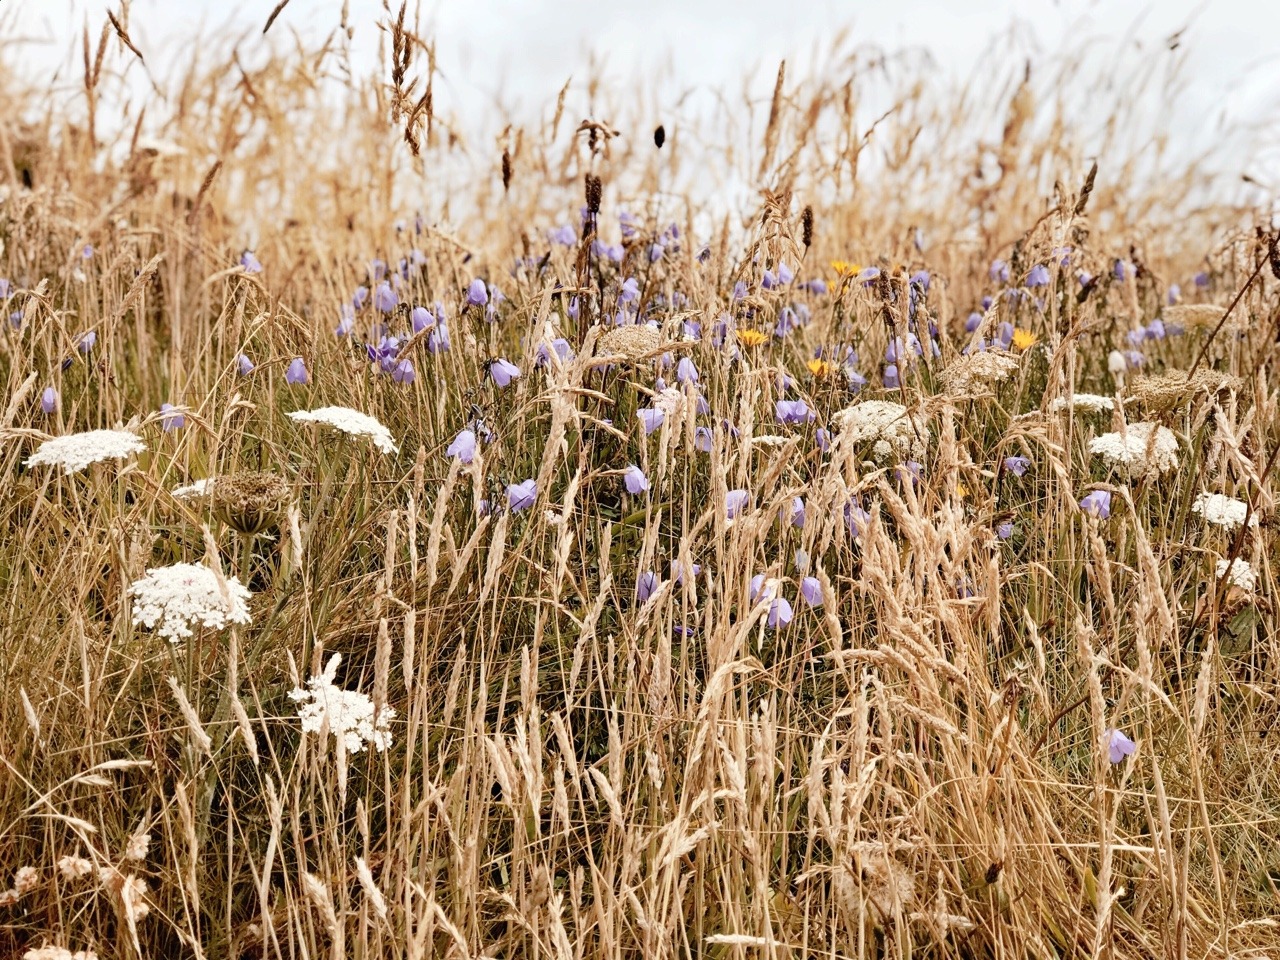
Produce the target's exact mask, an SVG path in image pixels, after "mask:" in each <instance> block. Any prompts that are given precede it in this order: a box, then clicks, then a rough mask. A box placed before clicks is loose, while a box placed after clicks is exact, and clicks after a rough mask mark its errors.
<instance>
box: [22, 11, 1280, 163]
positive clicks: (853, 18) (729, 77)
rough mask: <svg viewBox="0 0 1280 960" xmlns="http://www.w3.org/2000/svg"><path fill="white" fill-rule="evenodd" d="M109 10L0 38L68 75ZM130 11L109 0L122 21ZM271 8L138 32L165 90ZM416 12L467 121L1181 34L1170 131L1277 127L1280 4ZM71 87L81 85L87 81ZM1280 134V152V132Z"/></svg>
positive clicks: (315, 32)
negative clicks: (608, 84)
mask: <svg viewBox="0 0 1280 960" xmlns="http://www.w3.org/2000/svg"><path fill="white" fill-rule="evenodd" d="M106 6H107V4H106V3H105V2H104V0H0V17H3V18H5V19H4V20H0V28H3V29H4V32H5V33H8V34H9V35H10V36H21V37H22V38H23V42H21V43H20V44H19V45H17V47H16V48H10V50H9V52H8V55H9V57H10V59H13V57H14V56H15V54H16V56H17V57H18V58H20V62H21V65H22V69H23V70H24V71H25V72H27V73H28V74H30V75H32V76H37V75H39V76H42V77H48V76H51V75H52V73H53V71H54V70H56V68H57V66H58V64H60V63H67V62H68V59H67V56H68V51H70V50H71V49H72V45H73V43H74V39H75V36H76V35H77V34H78V33H79V31H80V30H81V29H82V27H83V25H84V24H85V23H86V21H87V22H88V24H89V30H90V33H91V35H93V36H95V37H96V35H97V32H98V31H99V30H100V29H101V24H102V22H103V14H104V11H105V9H106ZM119 6H120V0H112V3H111V7H112V8H113V9H119ZM274 6H275V2H274V0H252V2H240V3H235V2H228V0H133V2H132V4H131V13H130V31H131V33H132V34H133V37H134V39H135V41H136V42H137V44H138V46H139V47H140V48H141V49H142V50H143V52H144V54H145V55H146V57H147V61H148V63H149V64H151V66H152V69H153V71H154V72H156V73H157V74H158V75H159V76H161V77H163V76H165V75H166V65H170V66H171V65H172V64H174V63H175V62H180V61H181V59H182V58H183V57H185V56H187V55H189V54H190V51H191V49H192V43H193V42H194V41H195V40H196V38H197V37H199V36H201V35H209V34H211V33H215V32H226V31H228V30H231V31H238V32H242V33H243V34H244V35H245V36H246V38H252V39H248V40H247V42H248V43H256V42H258V41H257V39H256V37H257V35H258V34H260V33H261V29H262V25H263V24H264V23H265V21H266V17H267V15H268V14H269V13H270V11H271V9H272V7H274ZM349 6H350V21H351V22H352V23H353V24H354V25H355V27H356V35H355V38H354V50H355V53H356V55H357V67H358V68H360V67H363V68H367V69H368V70H369V71H370V72H372V71H374V70H375V69H377V67H378V62H377V48H378V42H379V31H378V30H377V28H376V25H375V24H376V21H377V19H378V18H379V17H380V16H383V14H382V13H381V6H382V3H381V0H349ZM397 6H398V2H397ZM341 8H342V3H341V0H290V2H289V3H288V5H287V6H286V7H285V8H284V10H283V12H282V13H281V14H280V17H279V19H278V20H277V22H276V24H275V26H273V27H272V38H273V39H275V40H276V41H277V42H283V41H285V40H287V39H288V36H289V31H290V30H296V31H298V32H299V33H301V34H302V35H303V36H305V37H308V38H312V39H318V38H320V37H322V36H323V35H324V34H325V33H327V32H328V31H329V30H331V29H333V28H334V27H335V26H336V25H337V23H338V21H339V16H340V11H341ZM410 9H411V10H412V9H413V8H412V6H411V7H410ZM420 9H421V12H422V16H423V19H424V21H426V24H427V28H426V30H424V33H426V34H427V35H430V36H434V38H435V39H436V41H437V44H438V49H439V55H440V63H439V66H440V71H441V76H442V80H441V81H440V85H439V86H438V93H437V97H438V100H439V101H444V102H441V103H440V106H441V107H443V108H444V109H445V110H448V108H449V105H450V104H449V102H448V101H450V100H451V101H452V106H453V108H454V112H455V113H456V114H457V115H459V116H460V118H461V120H462V121H463V123H465V122H466V118H467V116H468V115H471V116H479V115H482V113H483V111H484V108H485V107H486V106H487V105H491V104H493V103H495V102H500V103H501V105H502V106H503V107H504V108H505V109H507V110H512V109H514V110H515V111H516V113H517V114H519V112H520V111H521V110H526V111H531V112H532V111H537V110H540V109H541V108H543V107H545V105H546V104H548V103H549V102H551V101H553V100H554V97H555V95H556V92H557V91H558V90H559V88H560V87H561V86H562V85H563V83H564V81H565V80H566V79H567V78H568V77H569V76H570V75H574V76H577V77H579V78H581V77H583V76H585V74H586V73H587V63H588V61H589V58H590V57H591V56H592V55H593V54H594V55H595V57H596V58H597V60H598V61H599V62H602V63H603V64H604V65H605V73H606V76H607V77H608V78H610V79H613V80H616V81H619V82H626V81H628V80H632V81H634V80H635V79H637V78H640V79H641V80H642V81H643V80H644V79H650V80H652V79H653V78H659V79H661V80H662V81H663V83H664V84H665V89H667V90H678V91H685V90H690V89H693V90H697V89H704V90H705V89H707V88H714V87H728V88H729V89H731V90H733V91H736V90H738V89H740V84H741V80H742V78H743V76H744V74H746V73H747V72H748V71H754V75H755V77H756V81H757V86H758V87H763V88H764V89H765V90H767V89H768V88H769V87H770V86H771V84H772V79H773V74H774V72H775V71H776V69H777V63H778V61H779V60H780V59H782V58H784V57H785V58H788V60H789V62H790V69H791V70H793V71H797V72H800V73H803V70H804V65H805V63H806V60H807V58H808V57H809V56H810V55H811V54H812V53H813V51H815V50H818V49H820V48H822V47H824V46H827V45H829V43H830V40H831V38H832V36H833V35H834V34H835V33H836V32H837V31H839V30H840V29H842V28H850V29H851V31H852V38H853V40H855V41H860V42H866V43H874V44H879V45H881V46H883V47H886V48H889V49H898V48H903V47H912V48H922V49H925V50H928V51H929V52H930V54H931V55H932V56H933V57H934V58H935V60H936V62H937V63H938V65H939V68H940V69H941V70H942V71H944V72H945V74H946V75H955V76H956V77H962V76H964V75H966V74H967V73H969V72H970V71H971V70H973V69H974V68H975V67H976V66H977V64H978V58H979V54H980V53H982V52H983V51H984V50H985V49H987V47H988V44H989V43H990V41H991V40H992V38H993V37H995V36H997V35H1010V33H1009V31H1010V28H1011V27H1012V28H1013V30H1014V33H1013V34H1012V35H1013V36H1015V37H1016V40H1014V41H1011V44H1013V45H1014V46H1016V56H1018V58H1019V59H1021V58H1022V57H1024V56H1025V55H1026V54H1027V52H1028V51H1033V50H1034V51H1041V52H1043V53H1046V54H1051V53H1052V52H1053V51H1054V50H1056V49H1060V48H1062V47H1064V46H1068V47H1071V48H1073V49H1078V48H1079V45H1080V43H1081V42H1083V41H1084V40H1086V39H1089V40H1091V41H1092V42H1094V43H1096V44H1098V45H1101V46H1102V47H1103V48H1106V49H1113V50H1114V51H1115V52H1116V56H1117V58H1122V57H1124V56H1125V55H1127V54H1128V55H1134V56H1136V55H1137V51H1138V48H1139V47H1141V48H1143V49H1148V50H1149V49H1152V48H1159V47H1161V46H1163V45H1165V43H1166V41H1167V38H1168V37H1170V35H1172V34H1174V33H1175V31H1178V30H1182V29H1184V28H1185V33H1184V34H1183V37H1182V48H1181V50H1182V53H1184V54H1185V56H1186V58H1187V62H1186V79H1187V80H1188V81H1189V86H1188V89H1187V92H1186V95H1185V97H1183V98H1182V99H1181V100H1180V101H1179V103H1178V105H1177V106H1176V109H1175V113H1176V114H1177V115H1174V116H1170V117H1167V118H1160V120H1161V121H1167V123H1168V124H1169V126H1170V127H1173V128H1176V129H1178V130H1179V131H1181V132H1182V133H1183V134H1184V135H1186V136H1188V137H1189V138H1191V139H1192V140H1194V139H1195V135H1196V131H1197V130H1198V129H1200V128H1203V129H1204V130H1205V131H1206V135H1207V133H1208V129H1209V123H1210V122H1211V121H1214V120H1217V119H1218V117H1219V115H1220V114H1222V113H1224V112H1225V114H1226V116H1227V117H1229V118H1233V119H1239V120H1244V121H1248V120H1258V119H1261V118H1264V117H1265V118H1270V119H1271V120H1272V121H1274V120H1275V119H1276V118H1277V117H1280V2H1277V0H1200V2H1194V0H1162V2H1153V3H1137V2H1130V0H896V2H884V0H792V2H790V3H788V2H780V0H640V2H632V3H620V2H614V0H423V2H422V3H421V4H420ZM76 56H77V57H78V53H77V54H76ZM67 75H68V76H69V77H70V78H71V79H73V80H75V81H78V68H77V69H76V70H75V71H71V72H68V74H67ZM68 94H69V95H71V91H70V90H69V91H68ZM1272 128H1273V129H1280V124H1276V123H1273V124H1272ZM464 132H465V131H464ZM1271 136H1272V137H1273V145H1276V144H1280V135H1276V134H1272V135H1271ZM1275 155H1277V156H1280V150H1278V151H1277V153H1276V154H1275ZM1254 172H1255V174H1257V173H1258V171H1254ZM1261 175H1262V176H1263V177H1265V176H1266V175H1265V173H1262V174H1261Z"/></svg>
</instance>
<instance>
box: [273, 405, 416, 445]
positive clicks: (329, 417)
mask: <svg viewBox="0 0 1280 960" xmlns="http://www.w3.org/2000/svg"><path fill="white" fill-rule="evenodd" d="M289 416H290V417H292V418H293V419H294V420H299V421H305V422H307V423H325V424H328V425H329V426H331V427H334V428H335V429H337V430H341V431H342V432H343V433H347V434H350V435H351V436H353V437H368V438H369V439H370V440H372V441H373V445H374V446H375V447H377V448H378V449H379V450H381V451H382V452H383V453H397V452H399V450H400V448H399V447H397V446H396V443H395V441H394V440H392V439H391V431H390V430H388V429H387V428H386V427H385V426H383V425H382V424H381V423H379V422H378V421H377V420H376V419H375V418H373V417H371V416H369V415H368V414H367V413H361V412H360V411H359V410H352V409H351V408H350V407H320V408H319V409H317V410H295V411H294V412H293V413H291V414H289Z"/></svg>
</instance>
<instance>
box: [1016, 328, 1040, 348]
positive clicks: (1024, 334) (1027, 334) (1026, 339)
mask: <svg viewBox="0 0 1280 960" xmlns="http://www.w3.org/2000/svg"><path fill="white" fill-rule="evenodd" d="M1039 342H1040V338H1039V337H1038V336H1036V335H1035V334H1034V333H1032V332H1031V331H1030V330H1023V329H1022V328H1021V327H1019V328H1018V329H1017V330H1014V331H1013V346H1014V348H1015V349H1017V350H1029V349H1030V348H1031V347H1034V346H1035V345H1036V344H1037V343H1039Z"/></svg>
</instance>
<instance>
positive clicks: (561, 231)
mask: <svg viewBox="0 0 1280 960" xmlns="http://www.w3.org/2000/svg"><path fill="white" fill-rule="evenodd" d="M550 237H551V242H552V243H558V244H560V246H562V247H572V246H573V245H574V244H575V243H577V242H578V235H577V233H575V232H574V229H573V227H572V226H571V225H570V224H567V223H566V224H564V226H560V227H556V228H555V229H554V230H552V231H551V234H550Z"/></svg>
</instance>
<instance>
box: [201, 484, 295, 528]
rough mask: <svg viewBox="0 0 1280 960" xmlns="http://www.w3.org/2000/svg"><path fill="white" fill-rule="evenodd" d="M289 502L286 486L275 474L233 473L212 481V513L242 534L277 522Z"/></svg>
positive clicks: (287, 486)
mask: <svg viewBox="0 0 1280 960" xmlns="http://www.w3.org/2000/svg"><path fill="white" fill-rule="evenodd" d="M288 502H289V484H288V483H286V482H285V479H284V478H283V477H281V476H277V475H276V474H274V473H232V474H229V475H227V476H225V477H218V478H217V479H216V480H214V482H213V513H214V516H216V517H217V518H218V519H219V520H221V521H222V522H223V523H225V524H226V525H227V526H229V527H231V529H233V530H235V531H237V532H238V533H242V534H245V535H252V534H256V533H261V532H262V531H263V530H265V529H267V528H268V527H270V526H272V525H273V524H276V523H279V522H280V518H281V517H283V516H284V511H285V507H286V506H287V504H288Z"/></svg>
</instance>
